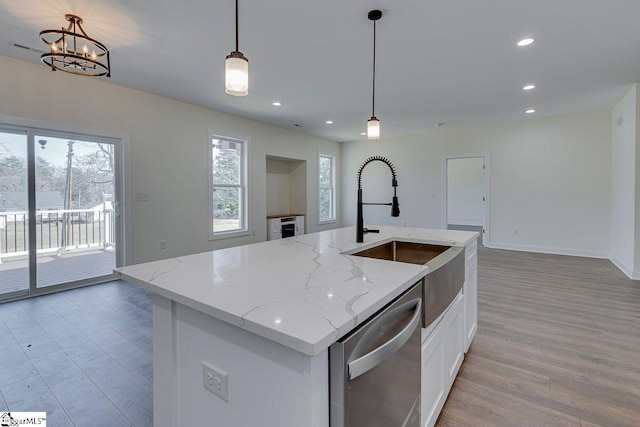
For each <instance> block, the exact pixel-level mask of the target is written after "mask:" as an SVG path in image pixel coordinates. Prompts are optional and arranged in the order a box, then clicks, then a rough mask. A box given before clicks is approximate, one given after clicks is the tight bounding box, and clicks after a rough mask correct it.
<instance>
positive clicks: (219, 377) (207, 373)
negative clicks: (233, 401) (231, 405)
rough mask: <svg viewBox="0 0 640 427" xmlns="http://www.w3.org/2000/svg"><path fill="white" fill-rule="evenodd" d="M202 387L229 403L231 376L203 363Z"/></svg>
mask: <svg viewBox="0 0 640 427" xmlns="http://www.w3.org/2000/svg"><path fill="white" fill-rule="evenodd" d="M202 385H204V388H206V389H207V390H209V391H210V392H211V393H213V394H215V395H216V396H218V397H219V398H220V399H222V400H224V401H225V402H229V374H227V373H226V372H224V371H222V370H220V369H217V368H215V367H213V366H211V364H209V363H207V362H205V361H204V360H203V361H202Z"/></svg>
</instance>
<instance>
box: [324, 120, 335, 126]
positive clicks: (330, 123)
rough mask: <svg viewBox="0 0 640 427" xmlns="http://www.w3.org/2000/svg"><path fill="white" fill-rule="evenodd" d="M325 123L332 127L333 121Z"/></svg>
mask: <svg viewBox="0 0 640 427" xmlns="http://www.w3.org/2000/svg"><path fill="white" fill-rule="evenodd" d="M325 123H326V124H328V125H332V124H333V120H327V121H326V122H325Z"/></svg>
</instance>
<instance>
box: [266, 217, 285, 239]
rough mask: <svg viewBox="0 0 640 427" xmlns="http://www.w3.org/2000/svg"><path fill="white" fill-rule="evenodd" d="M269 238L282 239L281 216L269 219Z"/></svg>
mask: <svg viewBox="0 0 640 427" xmlns="http://www.w3.org/2000/svg"><path fill="white" fill-rule="evenodd" d="M268 223H269V225H268V228H267V239H268V240H276V239H282V225H281V221H280V218H271V219H269V220H268Z"/></svg>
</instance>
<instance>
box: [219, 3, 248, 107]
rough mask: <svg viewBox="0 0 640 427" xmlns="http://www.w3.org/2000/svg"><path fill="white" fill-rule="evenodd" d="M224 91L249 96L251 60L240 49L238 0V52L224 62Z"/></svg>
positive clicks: (234, 52)
mask: <svg viewBox="0 0 640 427" xmlns="http://www.w3.org/2000/svg"><path fill="white" fill-rule="evenodd" d="M224 91H225V92H226V93H228V94H229V95H233V96H247V95H248V94H249V60H248V59H247V58H246V57H245V56H244V55H243V54H242V52H240V50H239V49H238V0H236V50H234V51H233V52H231V53H230V54H229V55H227V58H226V59H225V61H224Z"/></svg>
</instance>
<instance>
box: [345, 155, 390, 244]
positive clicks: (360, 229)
mask: <svg viewBox="0 0 640 427" xmlns="http://www.w3.org/2000/svg"><path fill="white" fill-rule="evenodd" d="M375 161H379V162H382V163H384V164H385V165H387V166H389V169H391V176H392V180H391V185H392V186H393V201H392V202H391V203H364V202H363V201H362V171H363V170H364V167H365V166H367V165H368V164H369V163H371V162H375ZM397 188H398V179H397V177H396V168H395V166H393V163H391V162H390V161H389V159H387V158H386V157H382V156H371V157H369V158H368V159H367V160H365V161H364V163H362V166H360V169H358V219H357V224H356V227H357V228H356V242H358V243H362V242H364V235H365V234H366V233H379V232H380V230H369V229H367V228H364V219H363V217H362V206H364V205H381V206H391V216H393V217H398V216H400V205H398V196H397V195H396V189H397Z"/></svg>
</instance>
